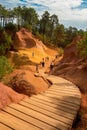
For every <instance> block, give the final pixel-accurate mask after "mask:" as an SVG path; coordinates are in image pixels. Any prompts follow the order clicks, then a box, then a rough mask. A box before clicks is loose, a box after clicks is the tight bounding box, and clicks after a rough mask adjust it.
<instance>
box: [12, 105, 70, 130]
mask: <svg viewBox="0 0 87 130" xmlns="http://www.w3.org/2000/svg"><path fill="white" fill-rule="evenodd" d="M10 106H11V107H12V108H14V109H16V110H19V111H20V112H24V113H25V114H28V115H30V116H32V117H34V118H36V119H38V120H41V121H43V122H45V123H47V124H49V125H52V126H53V127H55V128H59V129H61V130H67V129H68V128H69V127H68V126H67V125H66V124H65V123H63V122H61V121H58V120H55V119H53V118H51V117H48V116H46V115H44V114H41V113H39V112H36V111H34V110H32V109H29V108H26V107H24V106H21V105H19V104H11V105H10Z"/></svg>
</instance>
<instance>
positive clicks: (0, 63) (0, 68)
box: [0, 56, 13, 80]
mask: <svg viewBox="0 0 87 130" xmlns="http://www.w3.org/2000/svg"><path fill="white" fill-rule="evenodd" d="M12 71H13V66H12V65H10V63H9V62H8V60H7V58H6V57H5V56H0V80H1V79H2V78H3V77H4V76H5V75H6V74H10V73H11V72H12Z"/></svg>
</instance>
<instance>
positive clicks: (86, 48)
mask: <svg viewBox="0 0 87 130" xmlns="http://www.w3.org/2000/svg"><path fill="white" fill-rule="evenodd" d="M78 51H79V54H80V56H81V57H84V58H87V37H86V38H84V39H83V40H81V41H80V42H78Z"/></svg>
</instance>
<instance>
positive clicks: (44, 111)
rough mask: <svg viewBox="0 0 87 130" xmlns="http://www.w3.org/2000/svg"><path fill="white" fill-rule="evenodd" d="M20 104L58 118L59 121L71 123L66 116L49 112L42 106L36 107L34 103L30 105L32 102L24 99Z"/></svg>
mask: <svg viewBox="0 0 87 130" xmlns="http://www.w3.org/2000/svg"><path fill="white" fill-rule="evenodd" d="M20 104H21V105H23V106H25V107H27V108H29V109H32V110H35V111H37V112H40V113H42V114H45V115H47V116H49V117H51V118H54V119H56V120H59V121H61V122H64V123H66V124H69V125H71V124H72V121H71V120H70V119H68V118H66V117H63V116H60V115H58V114H55V113H53V112H50V111H49V109H48V110H45V109H44V108H40V107H37V106H35V105H32V104H30V103H27V102H24V101H21V102H20Z"/></svg>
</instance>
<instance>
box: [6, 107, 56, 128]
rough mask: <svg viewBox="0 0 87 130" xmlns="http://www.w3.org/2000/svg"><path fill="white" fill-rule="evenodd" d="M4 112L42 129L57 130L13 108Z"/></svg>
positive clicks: (8, 108)
mask: <svg viewBox="0 0 87 130" xmlns="http://www.w3.org/2000/svg"><path fill="white" fill-rule="evenodd" d="M4 111H5V112H8V113H9V114H11V115H13V116H16V117H17V118H20V119H22V120H24V121H26V122H28V123H30V124H32V125H34V126H36V127H39V128H41V129H44V130H45V128H46V129H47V130H50V129H53V130H57V129H56V128H55V127H52V126H51V125H48V124H47V123H44V122H42V121H40V120H37V119H35V118H33V117H32V116H30V115H29V116H28V114H24V112H20V111H18V110H15V109H13V108H11V107H7V108H6V109H5V110H4Z"/></svg>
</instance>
